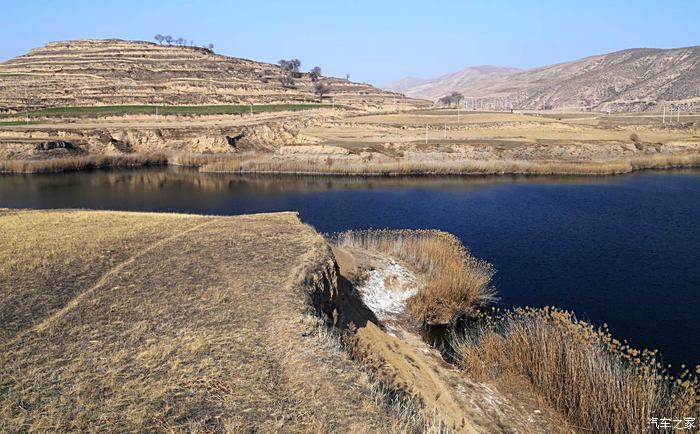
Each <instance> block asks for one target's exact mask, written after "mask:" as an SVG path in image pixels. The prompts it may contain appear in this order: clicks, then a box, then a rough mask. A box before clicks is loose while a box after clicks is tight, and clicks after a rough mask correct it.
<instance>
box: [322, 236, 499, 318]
mask: <svg viewBox="0 0 700 434" xmlns="http://www.w3.org/2000/svg"><path fill="white" fill-rule="evenodd" d="M333 242H334V243H335V244H336V245H338V246H340V247H353V248H361V249H366V250H373V251H377V252H382V253H384V254H387V255H390V256H393V257H395V258H397V259H400V260H402V261H405V262H406V263H408V264H410V266H411V267H412V268H414V269H415V270H416V271H418V272H419V274H420V275H422V276H424V280H425V285H424V286H423V287H422V288H421V289H420V290H419V291H418V293H417V294H416V295H415V296H413V297H411V298H410V299H409V301H408V306H409V309H410V310H411V313H412V315H413V316H414V317H415V318H416V319H417V320H418V321H419V322H420V323H422V324H442V323H447V322H448V321H450V319H452V317H453V316H454V315H455V314H456V313H458V312H465V313H467V314H470V313H472V311H473V310H474V308H475V307H476V306H480V305H484V304H487V303H489V302H491V301H493V300H494V299H495V290H494V289H493V287H492V286H491V285H490V282H491V277H492V276H493V273H494V271H493V269H492V267H491V265H490V264H488V263H487V262H485V261H481V260H479V259H476V258H474V257H473V256H471V255H470V254H469V251H467V249H465V248H464V246H463V245H462V244H461V243H460V242H459V240H458V239H457V238H456V237H454V236H453V235H451V234H448V233H446V232H442V231H437V230H424V231H413V230H367V231H348V232H343V233H341V234H338V235H336V237H335V238H334V240H333Z"/></svg>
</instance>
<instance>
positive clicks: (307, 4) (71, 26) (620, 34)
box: [0, 0, 700, 84]
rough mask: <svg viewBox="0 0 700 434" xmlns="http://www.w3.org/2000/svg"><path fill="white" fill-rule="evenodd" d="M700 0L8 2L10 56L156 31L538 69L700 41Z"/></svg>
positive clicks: (277, 53)
mask: <svg viewBox="0 0 700 434" xmlns="http://www.w3.org/2000/svg"><path fill="white" fill-rule="evenodd" d="M699 23H700V0H688V1H682V0H665V1H651V0H608V1H598V0H587V1H578V0H558V1H545V0H543V1H534V0H531V1H525V0H521V1H517V0H512V1H504V0H487V1H468V0H464V1H440V0H435V1H432V2H431V1H425V0H424V1H412V0H404V1H398V0H397V1H381V0H345V1H335V0H318V1H304V0H296V1H278V0H269V1H265V0H258V1H255V0H247V1H214V0H212V1H197V2H195V1H185V0H169V1H151V0H138V1H133V0H119V1H112V0H100V1H98V0H91V1H87V0H85V1H80V0H63V1H48V0H46V1H38V0H6V1H4V2H3V5H2V8H1V12H0V38H1V40H2V43H1V44H0V60H6V59H9V58H11V57H14V56H16V55H19V54H22V53H25V52H27V51H28V50H30V49H31V48H33V47H37V46H39V45H42V44H44V43H46V42H49V41H53V40H65V39H78V38H122V39H142V40H152V38H153V35H155V34H156V33H162V34H170V35H172V36H175V37H184V38H186V39H188V40H194V41H195V42H197V43H198V44H200V45H201V44H206V43H210V42H211V43H213V44H214V46H215V51H216V52H218V53H221V54H226V55H230V56H236V57H245V58H249V59H254V60H260V61H266V62H277V61H278V60H279V59H281V58H290V57H297V58H299V59H300V60H301V61H302V69H303V70H308V69H309V68H311V67H313V66H315V65H318V66H321V68H322V69H323V72H324V73H325V74H327V75H336V76H344V75H345V74H346V73H349V74H350V76H351V79H352V80H356V81H365V82H370V83H374V84H382V83H385V82H388V81H391V80H394V79H398V78H401V77H405V76H416V77H433V76H437V75H440V74H444V73H449V72H454V71H457V70H460V69H463V68H465V67H468V66H474V65H485V64H490V65H499V66H515V67H520V68H529V67H534V66H542V65H547V64H552V63H558V62H563V61H567V60H574V59H578V58H581V57H585V56H589V55H593V54H601V53H606V52H610V51H616V50H620V49H624V48H636V47H659V48H671V47H682V46H689V45H700V27H699Z"/></svg>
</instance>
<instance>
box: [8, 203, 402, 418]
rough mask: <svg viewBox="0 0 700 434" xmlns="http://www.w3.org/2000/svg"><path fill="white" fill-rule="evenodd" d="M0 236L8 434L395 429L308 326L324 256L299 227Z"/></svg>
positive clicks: (249, 220) (108, 221)
mask: <svg viewBox="0 0 700 434" xmlns="http://www.w3.org/2000/svg"><path fill="white" fill-rule="evenodd" d="M0 234H1V235H0V259H1V260H0V267H1V268H0V288H2V291H0V303H1V310H0V315H1V318H0V323H2V324H3V328H2V335H1V337H0V354H1V357H2V358H1V359H0V394H1V395H2V398H1V399H0V431H4V432H7V431H15V430H22V431H25V430H27V431H46V430H58V431H88V430H98V431H141V432H143V431H150V432H153V431H171V432H172V431H175V432H178V431H201V430H209V431H212V432H222V431H227V432H239V431H242V430H244V429H245V428H246V427H247V426H252V425H255V426H257V427H258V428H260V429H261V430H262V431H275V430H279V429H282V428H284V430H285V431H290V432H308V431H315V430H319V429H326V430H330V431H338V432H348V431H352V430H355V431H358V430H360V431H361V430H366V431H369V432H373V431H377V430H379V429H380V428H387V427H392V426H396V425H397V421H396V420H395V419H394V416H392V414H393V413H389V412H388V410H386V408H385V407H383V406H380V405H378V404H377V403H376V401H375V398H376V395H375V396H373V395H372V390H371V386H370V384H369V383H368V381H367V379H366V378H365V377H364V376H363V375H362V374H361V373H360V371H359V370H358V369H357V368H356V367H355V365H353V364H352V363H351V362H350V361H349V360H348V359H347V357H346V356H345V355H344V354H343V353H342V352H340V350H338V348H337V346H334V345H333V342H332V340H330V339H329V338H328V337H327V336H324V334H323V333H322V330H323V329H322V328H319V327H318V324H317V320H316V319H315V317H314V316H312V315H309V313H308V312H309V311H308V305H307V303H306V301H305V298H304V295H303V291H302V289H301V288H300V285H299V283H300V278H301V276H302V274H303V273H302V271H303V270H306V269H308V267H310V266H318V265H319V264H321V263H323V261H324V260H325V259H324V258H327V256H326V255H327V254H328V250H327V245H326V244H325V242H324V241H323V239H322V238H321V237H320V236H319V235H317V234H316V233H315V232H314V231H313V230H312V229H311V228H309V227H308V226H304V225H302V224H301V223H300V222H299V220H298V219H297V218H296V216H295V215H293V214H291V213H282V214H274V215H255V216H241V217H203V216H184V215H167V214H145V213H122V212H92V211H0ZM295 282H296V284H295Z"/></svg>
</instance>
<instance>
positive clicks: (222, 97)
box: [0, 39, 395, 111]
mask: <svg viewBox="0 0 700 434" xmlns="http://www.w3.org/2000/svg"><path fill="white" fill-rule="evenodd" d="M284 75H285V72H284V71H283V70H282V69H281V68H280V67H279V66H277V65H272V64H268V63H262V62H255V61H252V60H247V59H239V58H235V57H228V56H223V55H219V54H215V53H213V52H211V51H209V50H207V49H203V48H198V47H182V46H171V45H158V44H153V43H149V42H142V41H124V40H118V39H106V40H76V41H60V42H51V43H48V44H46V45H45V46H43V47H40V48H36V49H33V50H31V51H30V52H29V53H27V54H24V55H22V56H19V57H16V58H13V59H10V60H8V61H6V62H4V63H1V64H0V111H7V110H10V111H12V110H27V109H35V108H43V107H65V106H93V105H125V104H166V105H200V104H248V103H256V104H258V103H275V102H305V101H307V102H312V101H315V100H316V97H315V95H314V91H313V85H314V83H313V82H312V80H311V78H310V77H309V75H308V74H303V75H302V76H301V77H299V78H296V79H294V84H293V86H283V85H282V83H281V82H280V79H281V78H282V77H283V76H284ZM322 80H323V81H324V83H326V84H327V85H328V86H329V87H330V88H331V89H332V95H333V96H334V97H335V99H336V102H337V103H338V104H345V105H351V106H368V105H378V104H383V103H384V102H385V99H387V100H388V99H391V100H393V98H394V96H395V94H393V93H390V92H386V91H383V90H380V89H377V88H375V87H372V86H370V85H368V84H362V83H353V82H351V81H348V80H342V79H338V78H332V77H324V78H323V79H322Z"/></svg>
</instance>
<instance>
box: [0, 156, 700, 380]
mask: <svg viewBox="0 0 700 434" xmlns="http://www.w3.org/2000/svg"><path fill="white" fill-rule="evenodd" d="M0 207H22V208H25V207H26V208H94V209H116V210H148V211H178V212H191V213H206V214H227V215H230V214H244V213H254V212H268V211H282V210H294V211H298V212H299V213H300V216H301V218H302V220H304V221H305V222H308V223H310V224H311V225H313V226H314V227H316V228H317V229H318V230H319V231H322V232H334V231H341V230H345V229H356V228H385V227H388V228H416V229H419V228H437V229H442V230H445V231H448V232H451V233H453V234H455V235H457V236H458V237H459V238H460V239H461V240H462V242H463V243H464V244H465V245H466V246H468V247H469V249H470V250H471V251H472V252H473V254H474V255H475V256H477V257H480V258H483V259H486V260H488V261H489V262H491V263H492V264H493V265H494V267H495V268H496V269H497V271H498V272H497V274H496V277H495V284H496V287H497V288H498V291H499V294H500V296H501V305H503V306H525V305H528V306H546V305H554V306H558V307H561V308H566V309H572V310H574V311H575V312H576V313H577V315H578V316H579V317H580V318H585V319H588V320H591V321H593V322H595V323H598V324H602V323H607V324H608V325H609V326H610V329H611V330H612V332H613V334H614V335H615V336H616V337H618V338H622V339H628V340H629V342H630V343H631V344H632V345H633V346H636V347H638V348H642V347H645V348H658V349H659V350H660V351H661V352H662V354H663V357H664V361H665V363H673V364H674V366H678V365H680V364H681V363H685V364H686V365H691V366H692V365H695V364H698V363H700V345H698V344H699V343H700V339H699V337H700V320H699V318H698V310H699V308H700V171H692V170H691V171H680V172H666V173H650V172H646V173H639V174H631V175H625V176H618V177H601V178H572V177H564V178H544V177H499V178H450V179H444V178H400V179H386V178H370V179H366V178H309V177H265V176H235V175H199V174H197V173H196V172H192V171H189V170H182V169H175V168H167V169H165V168H162V169H161V168H159V169H139V170H130V171H100V172H89V173H69V174H61V175H35V176H22V175H5V176H1V175H0Z"/></svg>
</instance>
